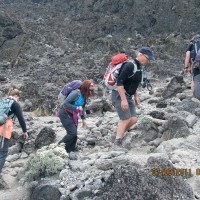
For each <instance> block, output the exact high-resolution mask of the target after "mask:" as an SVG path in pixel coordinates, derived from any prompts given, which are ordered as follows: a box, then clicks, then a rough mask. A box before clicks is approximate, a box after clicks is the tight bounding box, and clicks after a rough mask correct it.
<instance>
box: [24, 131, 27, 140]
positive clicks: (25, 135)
mask: <svg viewBox="0 0 200 200" xmlns="http://www.w3.org/2000/svg"><path fill="white" fill-rule="evenodd" d="M24 139H25V140H27V139H28V133H27V132H25V133H24Z"/></svg>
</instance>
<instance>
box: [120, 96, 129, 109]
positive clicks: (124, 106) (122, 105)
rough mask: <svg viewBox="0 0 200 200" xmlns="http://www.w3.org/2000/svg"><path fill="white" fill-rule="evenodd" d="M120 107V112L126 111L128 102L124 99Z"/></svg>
mask: <svg viewBox="0 0 200 200" xmlns="http://www.w3.org/2000/svg"><path fill="white" fill-rule="evenodd" d="M121 107H122V110H127V109H128V101H127V100H126V99H125V100H122V102H121Z"/></svg>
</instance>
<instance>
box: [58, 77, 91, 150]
mask: <svg viewBox="0 0 200 200" xmlns="http://www.w3.org/2000/svg"><path fill="white" fill-rule="evenodd" d="M78 84H79V83H78V82H75V81H74V82H73V83H72V82H70V83H68V84H67V85H66V87H65V88H66V90H67V88H68V92H65V93H67V96H65V97H64V102H63V103H62V105H61V109H60V111H59V118H60V121H61V123H62V125H63V126H64V128H65V130H66V132H67V134H66V135H65V136H64V137H63V138H62V140H61V141H59V144H60V143H65V149H66V151H67V152H68V153H70V152H71V151H75V150H76V142H77V128H78V116H80V117H81V119H82V127H84V126H85V125H86V121H85V111H84V108H85V105H86V103H87V100H88V98H89V97H91V96H93V95H94V84H93V82H92V81H91V80H84V81H83V82H82V83H81V85H80V86H79V87H78V86H77V85H78ZM77 87H78V88H77ZM70 88H71V89H70ZM73 88H74V89H73ZM69 89H70V90H71V91H70V92H69ZM62 94H64V93H62Z"/></svg>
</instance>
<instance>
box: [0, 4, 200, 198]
mask: <svg viewBox="0 0 200 200" xmlns="http://www.w3.org/2000/svg"><path fill="white" fill-rule="evenodd" d="M199 7H200V4H199V2H198V1H196V0H191V1H187V0H182V1H181V0H178V1H173V0H169V1H166V2H164V1H159V2H158V1H156V0H149V1H146V0H129V1H125V2H124V1H122V0H118V1H115V2H114V3H113V2H111V1H109V0H98V1H94V0H85V1H78V0H73V1H70V0H0V10H1V12H0V85H1V91H0V96H4V95H5V94H6V93H7V91H8V88H9V87H10V86H16V87H17V88H19V89H20V90H22V92H23V94H24V95H23V97H22V99H21V104H22V106H23V110H24V111H25V118H26V120H27V123H28V128H29V134H30V138H29V140H28V142H25V143H24V142H23V140H22V138H21V137H19V134H20V130H19V129H16V131H15V132H14V133H13V138H12V141H11V147H10V150H9V157H8V159H7V162H6V164H5V168H4V178H6V180H7V181H8V183H10V186H11V189H10V190H1V191H0V199H2V200H8V199H9V200H10V199H12V198H13V197H16V199H19V200H28V199H34V200H35V199H42V198H43V199H44V198H46V197H47V196H48V197H49V198H51V199H52V200H53V199H54V200H55V199H62V200H64V199H65V200H66V199H74V200H75V199H76V200H77V199H96V200H97V199H122V198H126V199H148V200H150V199H152V200H154V199H169V200H171V199H178V200H179V199H185V200H193V199H198V198H200V194H199V185H200V180H199V174H198V173H196V169H197V172H198V169H199V166H200V161H199V145H198V141H199V133H200V127H199V124H200V110H199V108H200V104H199V101H197V100H196V99H194V98H192V94H191V91H190V88H189V87H190V85H189V79H187V77H182V76H179V74H180V71H181V69H182V68H183V61H184V54H185V49H186V45H187V42H188V39H189V38H190V37H191V36H192V35H193V34H194V33H197V32H198V31H199V30H198V25H199V23H200V21H199V19H198V18H197V14H196V13H198V12H199ZM166 13H167V14H166ZM144 45H145V46H151V48H152V49H153V50H154V52H155V54H156V56H157V60H156V62H154V63H152V65H151V66H150V71H151V73H150V75H151V83H152V85H153V90H152V92H151V93H149V92H148V91H147V90H146V89H142V88H140V90H139V92H140V94H141V101H142V103H141V107H140V108H139V109H138V110H137V114H138V117H139V122H138V124H137V125H136V126H134V127H133V129H132V130H131V131H130V132H129V134H128V135H127V137H126V139H125V141H124V144H123V145H124V147H125V149H124V150H122V151H114V150H113V139H114V135H115V134H114V133H115V131H116V130H115V128H116V123H117V116H116V113H115V112H112V111H113V110H112V106H111V105H110V102H109V97H108V96H106V98H105V99H102V96H103V88H102V86H101V85H99V83H100V81H101V80H102V77H103V73H104V72H105V69H106V66H107V64H108V62H109V60H110V58H111V56H113V55H114V54H115V53H116V52H118V51H125V52H126V53H127V54H129V55H131V56H133V57H134V55H135V53H136V50H137V49H138V48H139V47H141V46H144ZM174 75H176V76H174ZM74 78H81V79H86V78H88V79H93V80H94V82H95V89H96V91H97V95H96V96H95V99H94V101H93V102H91V103H90V104H89V106H88V109H89V110H90V111H91V114H90V115H88V126H87V128H86V129H82V128H79V139H78V145H79V152H77V153H75V154H71V155H65V154H64V153H62V149H60V148H61V147H57V145H54V144H52V143H54V142H58V141H59V139H61V138H62V136H63V135H64V134H65V132H64V130H63V128H62V127H61V124H60V122H59V120H58V119H57V118H56V117H55V116H53V115H52V113H53V110H54V109H55V105H56V99H57V95H58V93H59V91H60V89H61V87H62V86H63V84H64V83H66V82H67V81H69V80H72V79H74ZM33 111H34V112H33ZM106 111H107V112H106ZM46 145H52V146H50V148H49V147H46ZM43 146H45V147H43ZM42 147H43V149H42V150H39V152H37V156H36V157H35V158H34V159H35V160H34V162H32V163H36V164H38V165H37V166H36V167H35V165H32V166H33V168H31V165H29V167H27V168H26V171H24V166H26V163H27V161H28V159H29V158H33V157H34V155H35V153H36V151H37V150H38V149H40V148H42ZM51 149H52V151H51ZM58 151H59V152H60V153H58ZM58 154H60V156H59V158H58V157H56V156H58ZM44 155H47V156H46V158H48V156H49V155H50V156H51V158H52V159H54V158H55V159H56V160H57V159H59V162H55V163H59V164H58V165H56V164H55V163H54V162H52V160H50V161H49V160H48V159H41V157H42V156H44ZM40 156H41V157H40ZM63 156H64V159H63ZM36 158H39V160H40V161H41V160H43V161H44V162H43V163H42V164H41V163H40V161H39V160H37V159H36ZM52 164H55V166H54V167H52ZM47 166H48V167H49V169H50V172H52V174H53V175H54V176H53V177H52V176H49V174H48V171H45V170H46V168H48V167H47ZM34 167H35V168H36V169H38V168H39V169H40V170H35V168H34ZM155 167H156V168H157V169H166V168H167V169H172V168H173V167H175V168H177V169H182V168H184V169H188V170H189V169H191V170H192V173H191V174H189V175H188V174H184V176H183V177H182V175H180V174H179V175H175V176H170V175H169V172H167V173H168V176H160V175H159V174H158V176H153V174H152V168H155ZM181 173H183V172H181ZM190 175H191V176H190ZM40 178H42V181H40ZM27 182H28V185H29V187H31V189H30V190H29V189H27V188H25V187H24V185H23V184H25V185H26V183H27ZM119 183H121V184H119ZM127 185H131V187H132V185H133V186H134V190H132V189H131V188H129V187H126V186H127ZM118 191H123V192H122V193H121V194H120V193H118ZM50 192H51V194H50ZM47 194H48V195H47ZM43 195H44V196H43Z"/></svg>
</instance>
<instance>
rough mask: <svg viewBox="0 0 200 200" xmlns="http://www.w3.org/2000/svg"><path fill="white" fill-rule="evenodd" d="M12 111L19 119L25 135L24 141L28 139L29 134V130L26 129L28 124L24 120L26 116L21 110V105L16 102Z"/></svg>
mask: <svg viewBox="0 0 200 200" xmlns="http://www.w3.org/2000/svg"><path fill="white" fill-rule="evenodd" d="M11 110H12V112H13V113H14V114H15V116H16V117H17V119H18V121H19V124H20V126H21V128H22V131H23V133H24V139H25V140H26V139H28V133H27V129H26V123H25V120H24V115H23V112H22V109H21V106H20V105H19V103H18V102H16V101H14V102H13V104H12V106H11Z"/></svg>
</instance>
